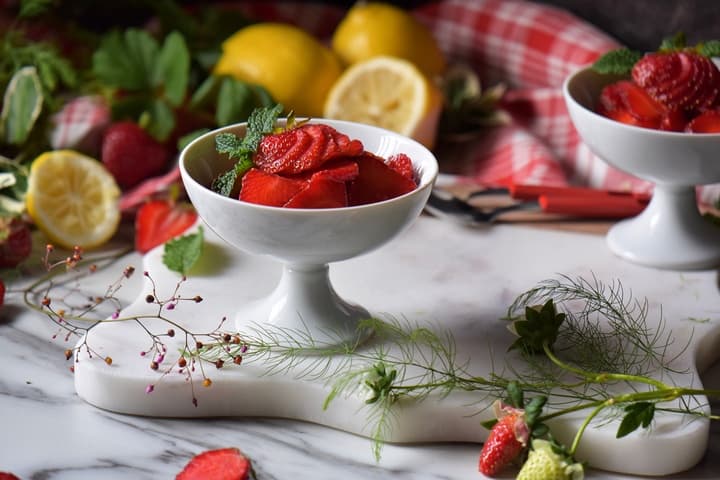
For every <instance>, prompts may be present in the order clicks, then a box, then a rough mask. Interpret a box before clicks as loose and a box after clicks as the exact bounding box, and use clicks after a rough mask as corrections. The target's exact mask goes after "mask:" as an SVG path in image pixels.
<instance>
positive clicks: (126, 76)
mask: <svg viewBox="0 0 720 480" xmlns="http://www.w3.org/2000/svg"><path fill="white" fill-rule="evenodd" d="M158 51H159V46H158V43H157V41H155V39H154V38H153V37H151V36H150V34H149V33H147V32H146V31H144V30H139V29H132V28H131V29H128V30H126V31H125V33H124V35H123V34H121V33H120V32H117V31H114V32H111V33H110V34H108V35H107V36H105V37H104V38H103V40H102V42H101V44H100V48H98V50H97V51H95V53H94V54H93V58H92V70H93V73H94V74H95V76H96V77H97V78H98V79H99V80H100V81H101V82H103V83H105V84H107V85H109V86H113V87H117V88H122V89H125V90H130V91H138V90H146V89H151V88H152V87H153V81H154V79H155V74H154V72H155V68H156V63H157V59H158Z"/></svg>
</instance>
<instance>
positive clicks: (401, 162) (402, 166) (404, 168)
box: [385, 153, 415, 181]
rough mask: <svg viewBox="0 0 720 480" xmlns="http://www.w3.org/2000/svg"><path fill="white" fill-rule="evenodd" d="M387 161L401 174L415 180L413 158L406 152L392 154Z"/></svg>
mask: <svg viewBox="0 0 720 480" xmlns="http://www.w3.org/2000/svg"><path fill="white" fill-rule="evenodd" d="M385 163H387V164H388V166H389V167H390V168H392V169H393V170H395V171H396V172H398V173H399V174H401V175H403V176H405V177H407V178H409V179H411V180H413V181H414V180H415V171H414V170H413V165H412V160H410V157H408V156H407V155H406V154H404V153H397V154H395V155H391V156H390V157H388V159H387V161H385Z"/></svg>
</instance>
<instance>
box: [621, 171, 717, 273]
mask: <svg viewBox="0 0 720 480" xmlns="http://www.w3.org/2000/svg"><path fill="white" fill-rule="evenodd" d="M607 243H608V246H609V247H610V250H612V251H613V252H614V253H615V254H617V255H619V256H620V257H623V258H625V259H627V260H630V261H631V262H634V263H638V264H641V265H646V266H650V267H656V268H666V269H672V270H695V269H704V268H712V267H715V266H717V265H719V264H720V227H718V226H716V225H714V224H712V223H711V222H710V221H708V220H707V219H705V218H703V216H702V215H701V214H700V212H699V210H698V207H697V197H696V193H695V187H693V186H677V185H662V184H658V185H656V186H655V190H654V192H653V197H652V200H651V201H650V203H649V204H648V206H647V207H646V208H645V210H644V211H643V212H642V213H641V214H640V215H638V216H637V217H634V218H630V219H627V220H623V221H622V222H620V223H618V224H616V225H615V226H613V227H612V228H611V229H610V231H609V232H608V235H607Z"/></svg>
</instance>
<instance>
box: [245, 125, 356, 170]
mask: <svg viewBox="0 0 720 480" xmlns="http://www.w3.org/2000/svg"><path fill="white" fill-rule="evenodd" d="M362 150H363V147H362V143H360V142H359V141H358V140H350V138H349V137H348V136H347V135H344V134H342V133H339V132H338V131H337V130H335V129H334V128H332V127H330V126H329V125H321V124H305V125H301V126H299V127H296V128H293V129H291V130H287V131H284V132H281V133H276V134H272V135H266V136H265V137H264V138H263V139H262V141H261V142H260V145H259V146H258V150H257V153H256V155H255V158H254V162H255V165H256V166H257V167H258V168H259V169H261V170H263V171H265V172H267V173H283V174H298V173H301V172H305V171H308V170H316V169H318V168H319V167H320V166H321V165H322V164H323V163H325V162H327V161H328V160H331V159H333V158H336V157H340V156H343V157H350V156H355V155H359V154H360V153H362Z"/></svg>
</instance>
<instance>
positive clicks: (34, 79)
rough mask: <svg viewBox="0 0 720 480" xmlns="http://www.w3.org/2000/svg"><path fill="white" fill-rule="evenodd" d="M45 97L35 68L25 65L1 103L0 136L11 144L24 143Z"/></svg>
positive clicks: (10, 84) (14, 77)
mask: <svg viewBox="0 0 720 480" xmlns="http://www.w3.org/2000/svg"><path fill="white" fill-rule="evenodd" d="M43 99H44V97H43V90H42V85H40V78H39V77H38V74H37V69H36V68H35V67H32V66H28V67H23V68H21V69H20V70H18V71H17V72H15V75H13V77H12V78H11V79H10V83H9V84H8V86H7V89H6V90H5V95H4V99H3V102H2V111H0V139H2V140H4V141H5V142H6V143H9V144H10V145H20V144H22V143H24V142H25V140H27V138H28V137H29V136H30V132H32V130H33V127H34V126H35V122H36V121H37V119H38V117H39V116H40V113H41V112H42V107H43Z"/></svg>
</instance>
